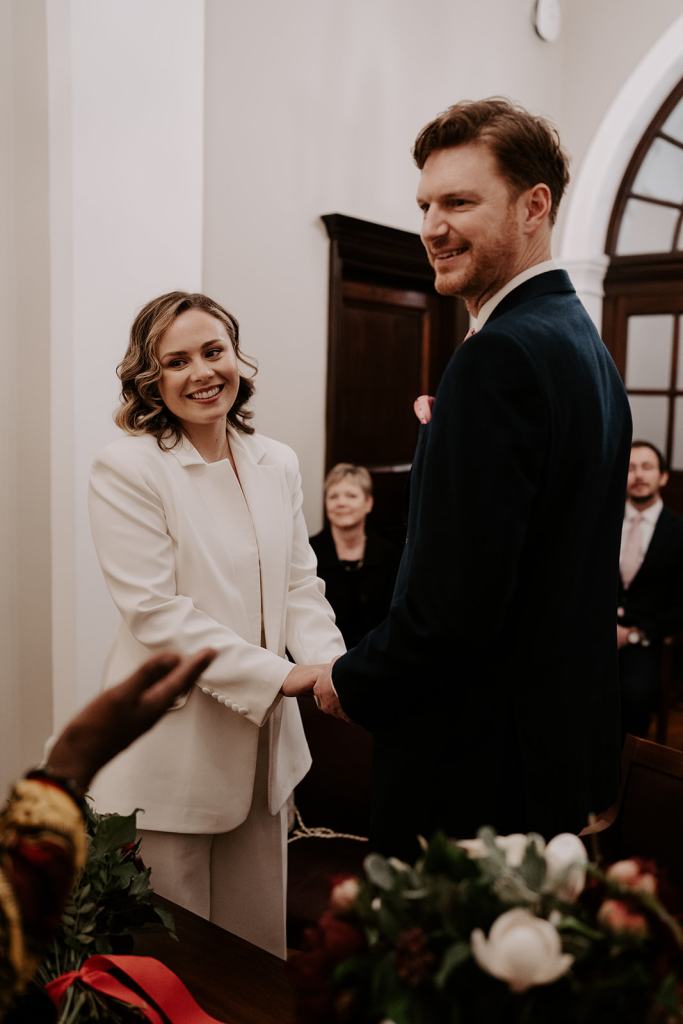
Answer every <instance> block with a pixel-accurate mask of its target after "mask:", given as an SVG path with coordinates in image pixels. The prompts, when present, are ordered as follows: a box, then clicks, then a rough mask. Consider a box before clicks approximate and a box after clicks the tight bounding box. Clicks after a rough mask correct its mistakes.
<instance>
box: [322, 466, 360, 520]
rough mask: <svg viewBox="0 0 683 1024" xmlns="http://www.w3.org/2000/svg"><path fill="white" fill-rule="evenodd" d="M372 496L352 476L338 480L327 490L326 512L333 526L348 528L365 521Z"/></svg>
mask: <svg viewBox="0 0 683 1024" xmlns="http://www.w3.org/2000/svg"><path fill="white" fill-rule="evenodd" d="M371 509H372V497H371V496H370V495H369V494H366V493H365V491H364V490H363V488H362V487H361V486H360V484H358V483H357V481H356V480H354V478H353V477H352V476H345V477H343V478H342V479H341V480H337V481H336V482H335V483H333V484H330V486H329V487H328V488H327V490H326V491H325V512H326V513H327V518H328V519H329V521H330V523H331V524H332V526H336V527H337V528H338V529H340V530H344V529H346V530H348V529H351V528H352V527H355V526H359V525H360V524H362V523H364V522H365V518H366V516H367V515H368V513H369V512H370V510H371Z"/></svg>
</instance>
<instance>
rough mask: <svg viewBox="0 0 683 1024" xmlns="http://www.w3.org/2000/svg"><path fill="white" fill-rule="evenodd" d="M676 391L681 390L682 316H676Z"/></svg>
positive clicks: (682, 368)
mask: <svg viewBox="0 0 683 1024" xmlns="http://www.w3.org/2000/svg"><path fill="white" fill-rule="evenodd" d="M676 378H677V380H676V391H683V316H679V318H678V367H677V372H676Z"/></svg>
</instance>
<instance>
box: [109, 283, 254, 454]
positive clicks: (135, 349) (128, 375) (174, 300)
mask: <svg viewBox="0 0 683 1024" xmlns="http://www.w3.org/2000/svg"><path fill="white" fill-rule="evenodd" d="M188 309H201V310H203V311H204V312H205V313H208V314H209V315H210V316H213V317H215V318H216V320H220V322H221V323H222V324H223V326H224V327H225V329H226V331H227V332H228V337H229V338H230V340H231V342H232V347H233V349H234V350H235V355H236V357H237V359H238V360H239V362H240V363H242V364H243V365H244V366H246V367H248V368H249V370H250V371H251V372H250V373H249V375H248V376H244V375H243V374H241V373H240V382H239V386H238V388H237V397H236V398H235V401H234V403H233V405H232V408H231V409H230V411H229V412H228V414H227V417H226V421H227V423H229V424H230V425H231V426H232V427H234V428H235V430H239V431H241V432H242V433H243V434H253V433H254V428H253V427H252V426H250V425H249V423H248V420H250V419H251V417H252V416H253V413H252V412H251V411H250V410H249V409H246V408H245V406H246V404H247V402H248V401H249V399H250V398H251V396H252V395H253V393H254V381H253V378H254V376H255V375H256V364H255V363H254V362H252V361H251V360H250V359H248V358H247V357H246V356H245V355H243V353H242V352H241V351H240V344H239V324H238V322H237V320H236V318H235V317H234V316H233V315H232V313H229V312H228V311H227V309H224V308H223V306H221V305H219V304H218V303H217V302H214V300H213V299H210V298H209V297H208V295H202V294H201V293H199V292H167V293H166V294H165V295H160V296H159V297H158V298H156V299H152V301H151V302H148V303H147V305H146V306H144V307H143V308H142V309H141V310H140V312H139V313H138V315H137V316H136V318H135V320H134V321H133V326H132V327H131V329H130V340H129V342H128V348H127V350H126V354H125V356H124V357H123V359H122V360H121V362H120V363H119V365H118V366H117V367H116V373H117V375H118V377H119V380H120V381H121V405H120V407H119V408H118V409H117V411H116V413H115V414H114V422H115V423H116V425H117V426H118V427H121V429H122V430H125V431H126V432H127V433H129V434H153V435H154V436H155V437H156V439H157V444H158V445H159V447H160V448H161V449H162V450H164V451H168V450H169V449H171V448H174V447H175V446H176V445H177V444H178V442H179V441H180V439H181V437H182V434H183V431H182V427H181V425H180V423H179V421H178V419H177V417H176V416H174V415H173V413H172V412H170V411H169V410H168V409H167V408H166V406H165V405H164V403H163V401H162V399H161V395H160V394H159V380H160V379H161V372H162V367H161V363H160V362H159V357H158V354H157V353H158V351H159V342H160V341H161V338H162V336H163V334H164V332H165V331H167V330H168V328H169V327H170V326H171V324H172V323H173V322H174V320H175V319H176V318H177V317H179V316H180V314H181V313H185V312H186V311H187V310H188Z"/></svg>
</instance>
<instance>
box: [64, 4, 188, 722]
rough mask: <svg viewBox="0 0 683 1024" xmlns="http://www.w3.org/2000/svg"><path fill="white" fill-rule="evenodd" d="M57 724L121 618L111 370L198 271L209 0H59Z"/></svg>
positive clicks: (91, 679) (87, 691)
mask: <svg viewBox="0 0 683 1024" xmlns="http://www.w3.org/2000/svg"><path fill="white" fill-rule="evenodd" d="M47 9H48V67H49V95H50V237H51V254H50V255H51V264H50V266H51V278H52V308H51V345H52V380H51V396H52V428H51V429H52V471H51V479H52V517H53V518H52V523H53V527H52V543H53V560H52V596H53V637H54V640H53V658H54V697H55V720H56V723H57V724H59V723H61V722H62V721H63V720H64V718H65V717H66V716H67V715H68V714H69V713H70V712H71V711H72V710H73V709H74V707H75V706H76V705H77V704H80V703H82V702H83V701H84V700H85V699H86V698H87V697H89V696H90V695H91V694H92V693H93V692H94V690H95V689H96V687H97V683H98V681H99V678H100V676H101V672H102V664H103V661H104V658H105V656H106V653H107V650H108V648H109V645H110V643H111V640H112V637H113V632H114V629H115V626H116V623H117V614H116V612H115V610H114V608H113V606H112V604H111V601H110V600H109V597H108V594H107V593H106V590H105V587H104V584H103V582H102V580H101V576H100V571H99V567H98V565H97V563H96V559H95V555H94V551H93V548H92V542H91V539H90V532H89V527H88V518H87V505H86V501H87V483H88V474H89V467H90V464H91V462H92V459H93V457H94V455H95V454H96V452H97V451H98V450H99V449H100V448H101V447H102V446H103V445H105V444H106V443H107V442H108V441H109V440H110V439H112V438H113V437H114V436H115V435H116V431H115V428H114V426H113V423H112V420H111V414H112V410H113V408H114V406H115V403H116V395H117V379H116V376H115V367H116V365H117V363H118V362H119V361H120V359H121V357H122V355H123V353H124V350H125V347H126V343H127V335H128V330H129V327H130V323H131V321H132V319H133V317H134V315H135V313H136V312H137V310H138V309H139V308H140V306H142V305H143V304H144V303H145V302H146V301H147V300H148V299H150V298H152V297H153V296H155V295H157V294H160V293H161V292H164V291H169V290H172V289H175V288H184V289H189V290H193V289H198V288H199V287H200V284H201V271H202V205H203V195H202V189H203V164H204V161H203V145H204V140H203V116H204V4H203V0H145V2H144V3H140V2H139V0H117V2H116V3H111V2H108V0H50V2H49V3H48V5H47Z"/></svg>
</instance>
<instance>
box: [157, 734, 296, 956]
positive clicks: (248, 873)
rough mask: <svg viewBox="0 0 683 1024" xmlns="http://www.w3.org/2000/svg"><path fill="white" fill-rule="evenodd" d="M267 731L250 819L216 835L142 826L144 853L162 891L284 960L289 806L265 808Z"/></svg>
mask: <svg viewBox="0 0 683 1024" xmlns="http://www.w3.org/2000/svg"><path fill="white" fill-rule="evenodd" d="M267 735H268V733H267V729H263V730H262V731H261V737H260V739H259V749H258V756H257V761H256V778H255V781H254V796H253V800H252V805H251V809H250V811H249V815H248V817H247V819H246V821H244V822H243V823H242V824H241V825H239V826H238V827H237V828H236V829H233V830H232V831H231V832H223V833H220V834H219V835H190V834H182V833H178V832H151V831H146V830H142V831H141V836H142V851H141V852H142V858H143V860H144V862H145V864H146V865H147V866H148V867H151V869H152V876H151V884H152V888H153V889H154V891H155V892H158V893H159V895H160V896H165V897H166V898H167V899H169V900H172V901H173V902H174V903H178V904H179V905H180V906H181V907H185V908H186V909H187V910H191V911H193V913H195V914H198V915H199V916H200V917H204V918H206V919H207V920H208V921H213V923H214V924H217V925H220V927H221V928H225V929H226V931H229V932H232V933H233V934H234V935H239V936H240V937H241V938H243V939H247V941H248V942H252V943H253V944H254V945H255V946H260V947H261V949H265V950H267V951H268V952H269V953H273V954H274V955H275V956H279V957H280V958H281V959H283V960H284V959H285V958H286V955H287V932H286V913H287V808H286V806H285V807H284V808H283V810H281V811H280V812H279V813H278V814H275V815H273V814H271V813H270V811H269V810H268V745H267V742H265V741H266V740H267ZM261 741H263V742H261Z"/></svg>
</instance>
